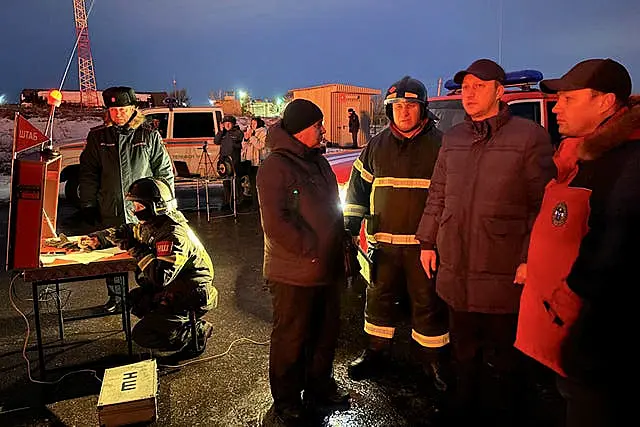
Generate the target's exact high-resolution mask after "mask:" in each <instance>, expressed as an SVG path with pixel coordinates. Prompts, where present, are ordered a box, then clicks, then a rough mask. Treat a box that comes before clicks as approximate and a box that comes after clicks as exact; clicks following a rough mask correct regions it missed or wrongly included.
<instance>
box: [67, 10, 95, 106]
mask: <svg viewBox="0 0 640 427" xmlns="http://www.w3.org/2000/svg"><path fill="white" fill-rule="evenodd" d="M73 12H74V16H75V22H76V37H77V39H78V78H79V80H80V102H81V104H82V105H83V106H85V107H99V106H100V102H99V100H98V90H97V88H96V74H95V69H94V66H93V56H92V55H91V43H90V42H89V26H88V24H87V9H86V7H85V0H73Z"/></svg>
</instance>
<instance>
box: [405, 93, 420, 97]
mask: <svg viewBox="0 0 640 427" xmlns="http://www.w3.org/2000/svg"><path fill="white" fill-rule="evenodd" d="M404 97H405V98H417V97H418V94H417V93H413V92H405V93H404Z"/></svg>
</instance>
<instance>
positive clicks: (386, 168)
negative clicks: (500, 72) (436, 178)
mask: <svg viewBox="0 0 640 427" xmlns="http://www.w3.org/2000/svg"><path fill="white" fill-rule="evenodd" d="M384 102H385V106H386V114H387V117H389V120H390V124H389V127H387V128H386V129H384V130H383V131H382V132H380V133H379V134H378V135H376V136H375V137H373V138H372V139H371V141H370V142H369V144H368V145H367V146H366V147H365V148H364V150H363V151H362V153H361V154H360V157H359V158H358V159H357V160H356V161H355V163H354V165H353V170H352V171H351V178H350V180H349V188H348V190H347V198H346V206H345V210H344V215H345V224H346V228H347V229H348V230H349V231H350V232H351V235H352V236H354V238H357V237H356V236H359V233H360V226H361V223H362V219H363V218H364V219H365V220H366V221H365V222H366V235H367V241H368V243H369V254H370V257H371V260H372V269H371V271H372V277H371V278H370V283H369V285H368V287H367V291H366V299H367V300H366V307H365V324H364V330H365V332H366V333H367V335H368V338H369V345H368V348H367V349H366V350H364V352H363V353H362V355H361V356H360V357H359V358H358V359H356V360H355V361H353V362H352V363H351V365H350V366H349V376H350V377H351V378H352V379H355V380H360V379H364V378H368V377H371V376H374V375H375V374H378V373H380V371H382V370H383V368H384V367H385V366H386V365H387V363H388V356H389V350H390V346H391V342H392V338H393V336H394V333H395V327H394V321H395V319H396V315H397V313H396V307H397V306H398V304H397V303H398V302H399V301H401V300H402V299H403V298H404V297H405V296H408V297H409V301H410V304H411V316H412V319H411V323H412V333H411V338H412V347H413V350H414V351H413V353H414V355H415V357H416V358H417V360H418V362H419V364H420V365H421V366H422V367H423V369H424V371H425V373H426V374H427V375H429V377H430V378H431V379H432V381H433V384H434V386H435V387H436V389H438V390H441V391H443V390H445V389H446V388H447V381H448V378H447V377H448V375H447V374H446V372H448V369H445V368H446V366H447V363H446V362H447V361H448V357H447V356H446V353H447V352H445V349H447V350H448V346H447V344H448V343H449V333H448V324H447V310H446V305H444V303H443V302H442V301H441V300H440V298H439V297H438V296H437V294H436V292H435V283H434V281H433V280H431V279H429V278H428V277H427V275H426V274H425V272H424V270H423V269H422V266H421V264H420V242H418V240H416V238H415V236H414V234H415V232H416V229H417V227H418V223H419V222H420V218H421V216H422V211H423V209H424V204H425V201H426V198H427V195H428V192H429V183H430V178H431V174H432V173H433V168H434V166H435V163H436V158H437V156H438V150H439V148H440V141H441V138H442V134H441V132H440V131H439V130H438V129H436V127H435V124H434V122H433V120H431V118H430V115H429V113H428V110H427V90H426V88H425V87H424V85H423V84H422V83H421V82H420V81H418V80H416V79H412V78H410V77H408V76H407V77H404V78H403V79H402V80H400V81H398V82H396V83H394V84H393V85H392V86H391V87H390V88H389V90H388V91H387V94H386V97H385V101H384Z"/></svg>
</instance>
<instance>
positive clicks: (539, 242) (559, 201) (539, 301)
mask: <svg viewBox="0 0 640 427" xmlns="http://www.w3.org/2000/svg"><path fill="white" fill-rule="evenodd" d="M581 141H582V140H581V139H567V140H565V141H563V143H562V145H561V146H560V149H559V150H558V152H557V153H556V155H555V156H554V162H555V163H556V166H557V167H558V178H557V179H553V180H551V181H550V182H549V184H547V187H546V189H545V193H544V198H543V200H542V206H541V207H540V213H539V214H538V217H537V218H536V222H535V224H534V226H533V229H532V231H531V241H530V244H529V254H528V258H527V279H526V283H525V285H524V289H523V291H522V296H521V299H520V313H519V316H518V331H517V335H516V342H515V346H516V348H518V349H519V350H521V351H522V352H523V353H525V354H526V355H528V356H530V357H532V358H533V359H535V360H537V361H538V362H540V363H542V364H543V365H545V366H547V367H549V368H551V369H553V370H554V371H556V372H557V373H559V374H560V375H563V376H565V373H564V372H563V370H562V368H561V367H560V346H561V343H562V341H563V340H564V338H565V336H566V335H567V332H568V330H569V327H570V325H571V324H572V323H573V322H574V321H575V319H576V317H577V315H578V312H579V310H580V306H581V302H580V298H579V297H578V296H577V295H576V294H574V293H573V292H572V291H571V290H570V289H569V287H568V286H567V283H566V278H567V276H568V275H569V271H570V270H571V267H572V266H573V263H574V262H575V260H576V258H577V256H578V250H579V248H580V243H581V241H582V238H583V237H584V235H585V234H586V233H587V230H588V225H587V222H588V219H589V197H590V195H591V190H588V189H585V188H576V187H570V186H569V184H570V183H571V180H572V179H573V178H574V177H575V175H576V173H577V171H578V168H577V166H576V161H577V147H578V145H579V144H580V143H581Z"/></svg>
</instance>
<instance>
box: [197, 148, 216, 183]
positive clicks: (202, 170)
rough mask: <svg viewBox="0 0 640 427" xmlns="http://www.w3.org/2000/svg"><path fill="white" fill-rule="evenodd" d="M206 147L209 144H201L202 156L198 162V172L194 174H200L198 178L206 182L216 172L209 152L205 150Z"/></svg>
mask: <svg viewBox="0 0 640 427" xmlns="http://www.w3.org/2000/svg"><path fill="white" fill-rule="evenodd" d="M208 145H209V144H208V143H207V142H206V141H205V142H204V144H202V148H201V149H202V154H200V160H199V161H198V170H197V171H196V173H198V174H200V176H201V177H202V178H204V179H206V180H209V179H211V178H212V177H213V176H214V175H215V170H216V167H215V166H214V163H213V161H212V160H211V156H209V151H208V150H207V146H208ZM216 160H217V156H216Z"/></svg>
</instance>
